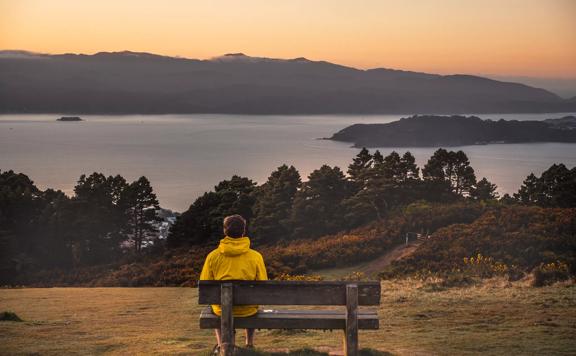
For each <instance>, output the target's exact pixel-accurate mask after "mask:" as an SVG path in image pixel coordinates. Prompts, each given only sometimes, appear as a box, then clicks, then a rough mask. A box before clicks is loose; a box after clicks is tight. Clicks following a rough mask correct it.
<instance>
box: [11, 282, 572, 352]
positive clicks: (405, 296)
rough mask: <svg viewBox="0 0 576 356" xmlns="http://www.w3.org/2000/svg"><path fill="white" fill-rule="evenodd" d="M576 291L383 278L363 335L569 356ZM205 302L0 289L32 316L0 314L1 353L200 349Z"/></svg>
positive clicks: (285, 344)
mask: <svg viewBox="0 0 576 356" xmlns="http://www.w3.org/2000/svg"><path fill="white" fill-rule="evenodd" d="M575 292H576V287H575V286H574V285H568V284H556V285H554V286H548V287H543V288H531V287H529V286H528V282H526V281H522V282H515V283H509V282H507V281H505V280H503V279H491V280H488V281H485V282H484V283H483V284H481V285H476V286H473V287H468V288H458V289H449V290H445V291H434V289H431V288H429V285H428V284H426V283H422V282H419V281H415V280H403V281H394V282H392V281H385V282H383V284H382V305H381V306H380V308H379V310H378V312H379V315H380V318H381V320H380V323H381V324H380V325H381V328H380V330H377V331H365V332H364V331H363V332H360V345H361V347H370V348H373V349H378V350H381V351H385V352H390V353H392V354H394V355H414V354H435V353H438V354H458V355H464V354H478V353H482V354H486V355H509V354H524V355H544V354H547V355H550V354H557V355H561V354H570V353H571V352H573V351H574V341H573V340H574V336H575V332H574V320H576V299H575V298H574V295H575ZM200 308H201V307H200V306H198V305H197V290H196V289H194V288H48V289H0V312H2V311H5V310H6V311H13V312H15V313H16V314H17V315H18V316H19V317H20V318H22V319H23V320H24V321H23V322H10V321H0V344H1V345H2V349H1V351H0V353H3V354H11V355H25V354H42V355H62V354H81V355H82V354H99V353H109V354H112V355H125V354H137V353H147V354H173V355H180V354H181V355H184V354H187V355H190V354H194V355H202V354H206V352H207V351H208V350H210V349H211V347H212V346H213V345H214V339H213V333H212V331H211V330H199V329H198V315H199V311H200ZM341 339H342V334H341V332H337V331H334V332H322V331H306V332H284V331H261V332H259V333H258V334H257V336H256V343H257V346H258V347H259V348H260V349H261V350H265V351H273V350H274V351H287V350H294V349H301V348H303V347H314V348H317V349H320V350H323V351H338V350H340V347H341ZM32 340H33V341H32ZM238 341H241V338H240V336H239V337H238Z"/></svg>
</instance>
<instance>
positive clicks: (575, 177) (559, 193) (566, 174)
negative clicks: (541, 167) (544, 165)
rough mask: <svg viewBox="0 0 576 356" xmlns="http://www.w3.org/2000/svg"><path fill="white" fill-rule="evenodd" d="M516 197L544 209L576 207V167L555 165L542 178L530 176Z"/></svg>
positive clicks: (522, 201)
mask: <svg viewBox="0 0 576 356" xmlns="http://www.w3.org/2000/svg"><path fill="white" fill-rule="evenodd" d="M514 197H515V198H516V199H517V200H518V201H520V202H521V203H524V204H534V205H539V206H542V207H562V208H574V207H576V167H574V168H572V169H568V168H566V166H565V165H563V164H553V165H552V166H551V167H550V168H548V169H547V170H546V171H544V173H542V175H541V176H540V177H536V176H535V175H534V174H533V173H532V174H530V175H529V176H528V177H527V178H526V180H524V183H523V184H522V186H521V187H520V190H519V191H518V193H517V194H514Z"/></svg>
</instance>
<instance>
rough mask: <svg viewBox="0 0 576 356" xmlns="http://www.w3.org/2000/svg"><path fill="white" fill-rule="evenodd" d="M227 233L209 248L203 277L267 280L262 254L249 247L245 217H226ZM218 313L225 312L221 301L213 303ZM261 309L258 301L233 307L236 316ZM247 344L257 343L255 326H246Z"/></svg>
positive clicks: (201, 277) (215, 311)
mask: <svg viewBox="0 0 576 356" xmlns="http://www.w3.org/2000/svg"><path fill="white" fill-rule="evenodd" d="M224 235H225V237H224V238H223V239H222V240H220V245H219V246H218V248H217V249H215V250H214V251H212V252H210V253H209V254H208V256H207V257H206V261H205V262H204V267H203V268H202V273H200V280H216V281H220V280H233V279H235V280H251V281H252V280H267V279H268V275H267V274H266V266H265V265H264V259H263V258H262V255H261V254H260V253H258V252H257V251H254V250H252V249H251V248H250V238H248V237H247V236H244V235H246V220H244V218H243V217H242V216H240V215H230V216H227V217H226V218H225V219H224ZM212 311H213V312H214V314H216V315H221V314H222V309H221V308H220V305H212ZM257 312H258V306H257V305H238V306H234V307H233V308H232V314H233V315H234V316H235V317H247V316H252V315H254V314H256V313H257ZM216 340H217V341H218V345H217V347H221V345H222V342H221V340H222V338H221V335H220V329H216ZM246 346H247V347H254V329H246Z"/></svg>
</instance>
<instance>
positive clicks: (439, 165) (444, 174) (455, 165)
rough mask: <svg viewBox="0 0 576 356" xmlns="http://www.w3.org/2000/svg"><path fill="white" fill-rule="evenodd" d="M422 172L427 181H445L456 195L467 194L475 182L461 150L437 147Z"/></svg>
mask: <svg viewBox="0 0 576 356" xmlns="http://www.w3.org/2000/svg"><path fill="white" fill-rule="evenodd" d="M422 174H423V177H424V180H427V181H429V182H433V183H439V184H442V183H443V182H444V183H446V184H447V185H448V186H449V187H450V189H451V191H452V192H453V193H454V194H456V195H463V196H467V195H469V194H470V190H471V189H472V188H473V187H474V185H475V184H476V175H475V174H474V169H473V168H472V167H471V166H470V161H469V160H468V157H467V156H466V154H465V153H464V152H462V151H458V152H454V151H449V152H448V151H446V150H445V149H443V148H440V149H438V150H437V151H436V152H434V155H432V157H431V158H430V159H429V160H428V162H427V163H426V165H425V166H424V169H423V170H422Z"/></svg>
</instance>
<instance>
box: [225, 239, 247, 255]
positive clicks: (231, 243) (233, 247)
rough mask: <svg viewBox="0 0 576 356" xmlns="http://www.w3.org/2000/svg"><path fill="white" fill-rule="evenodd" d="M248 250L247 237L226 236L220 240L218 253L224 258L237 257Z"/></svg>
mask: <svg viewBox="0 0 576 356" xmlns="http://www.w3.org/2000/svg"><path fill="white" fill-rule="evenodd" d="M248 250H250V239H249V238H248V237H247V236H244V237H239V238H232V237H228V236H226V237H225V238H223V239H222V240H220V245H219V246H218V251H220V253H221V254H223V255H224V256H239V255H242V254H244V253H246V252H248Z"/></svg>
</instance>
